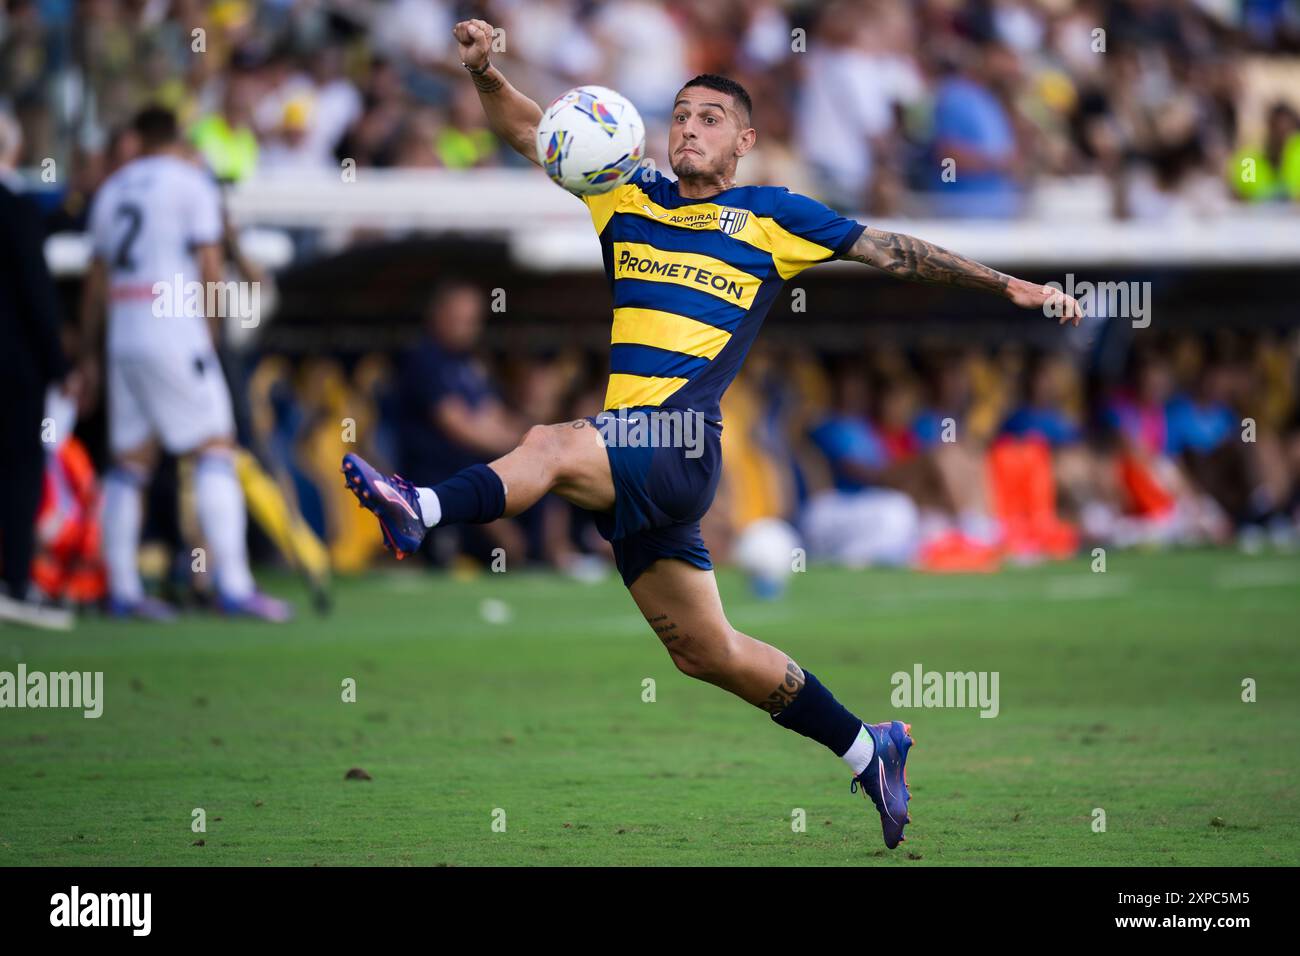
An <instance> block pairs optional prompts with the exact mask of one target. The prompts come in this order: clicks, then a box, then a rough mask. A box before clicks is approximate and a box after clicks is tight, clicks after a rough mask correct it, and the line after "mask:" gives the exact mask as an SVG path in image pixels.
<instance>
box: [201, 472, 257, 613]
mask: <svg viewBox="0 0 1300 956" xmlns="http://www.w3.org/2000/svg"><path fill="white" fill-rule="evenodd" d="M194 497H195V502H196V508H197V510H198V513H199V527H200V528H202V529H203V537H204V539H205V540H206V541H207V543H208V567H209V568H210V570H211V571H212V572H213V574H214V575H215V576H216V584H217V591H218V593H220V594H221V595H222V596H223V597H227V598H231V599H233V600H236V601H238V600H240V599H242V598H246V597H248V596H249V595H250V594H252V593H253V573H252V572H251V571H250V570H249V569H248V541H247V539H246V537H245V535H246V531H247V527H248V516H247V514H246V513H245V511H244V490H243V489H242V488H241V487H240V486H239V478H238V477H236V475H235V462H234V459H233V458H231V456H230V454H229V453H226V452H204V453H203V454H201V455H199V460H198V463H197V465H196V466H195V468H194Z"/></svg>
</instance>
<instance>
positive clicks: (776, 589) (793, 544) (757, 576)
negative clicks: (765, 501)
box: [732, 518, 800, 599]
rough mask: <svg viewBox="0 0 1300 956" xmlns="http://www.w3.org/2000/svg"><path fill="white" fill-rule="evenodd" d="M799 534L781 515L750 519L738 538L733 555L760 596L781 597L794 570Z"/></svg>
mask: <svg viewBox="0 0 1300 956" xmlns="http://www.w3.org/2000/svg"><path fill="white" fill-rule="evenodd" d="M799 545H800V542H799V534H798V532H796V531H795V530H794V528H792V527H790V525H789V524H787V523H786V522H784V521H782V520H781V519H780V518H759V519H758V520H757V521H753V522H750V523H749V524H748V525H746V526H745V528H744V529H743V530H742V531H741V532H740V534H739V535H738V536H737V538H736V542H735V546H734V549H733V554H732V557H733V558H734V559H735V562H736V564H737V565H739V566H740V568H741V570H742V571H744V572H745V574H746V575H747V576H748V577H749V584H750V587H751V588H752V589H753V591H754V593H755V594H756V595H757V596H759V597H761V598H767V599H772V598H778V597H780V596H781V595H782V594H783V593H785V586H786V582H787V581H788V580H789V578H790V575H791V573H792V572H793V571H794V559H795V550H796V549H797V548H798V547H799Z"/></svg>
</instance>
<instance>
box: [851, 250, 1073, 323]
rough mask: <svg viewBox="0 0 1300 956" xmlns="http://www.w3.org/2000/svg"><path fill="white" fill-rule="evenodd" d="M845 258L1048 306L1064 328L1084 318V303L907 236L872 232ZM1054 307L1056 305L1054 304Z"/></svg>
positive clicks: (907, 275) (1024, 303) (908, 275)
mask: <svg viewBox="0 0 1300 956" xmlns="http://www.w3.org/2000/svg"><path fill="white" fill-rule="evenodd" d="M844 258H845V259H852V260H854V261H855V262H864V263H866V264H867V265H869V266H875V267H876V268H877V269H880V270H882V271H884V272H888V273H889V274H890V275H895V276H898V278H900V279H909V280H911V281H913V282H937V283H940V284H942V285H955V286H960V287H961V288H963V289H978V290H981V291H983V292H991V293H993V294H994V295H1000V296H1002V297H1003V298H1004V299H1010V300H1011V301H1012V302H1014V303H1015V304H1016V305H1018V306H1020V307H1021V308H1022V309H1038V308H1044V306H1047V308H1046V309H1045V311H1046V312H1047V313H1048V314H1049V315H1056V316H1060V319H1061V322H1062V324H1064V323H1065V322H1067V321H1070V320H1073V321H1074V324H1075V325H1078V324H1079V320H1080V319H1081V318H1082V317H1083V312H1082V310H1081V309H1080V308H1079V303H1078V302H1076V301H1075V300H1074V299H1073V298H1072V297H1070V296H1068V295H1066V294H1065V293H1064V292H1060V291H1058V290H1056V289H1053V288H1051V287H1050V286H1045V285H1036V284H1035V283H1033V282H1026V281H1025V280H1024V279H1017V278H1016V277H1015V276H1009V275H1007V274H1006V273H1005V272H998V271H997V270H996V269H990V268H989V267H988V266H986V265H983V264H982V263H979V262H976V261H975V260H974V259H967V258H966V257H965V256H960V255H958V254H957V253H955V252H949V251H948V250H947V249H944V248H942V247H940V246H936V245H935V244H934V243H931V242H926V241H925V240H924V239H917V238H916V237H915V236H909V235H905V234H904V233H901V232H883V231H882V230H880V229H871V228H868V229H866V230H865V231H864V232H863V233H862V235H861V236H860V237H859V238H858V241H857V242H855V243H854V244H853V245H852V246H851V247H850V248H849V251H848V252H847V253H845V255H844ZM1048 303H1050V305H1048Z"/></svg>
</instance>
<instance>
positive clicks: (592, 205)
mask: <svg viewBox="0 0 1300 956" xmlns="http://www.w3.org/2000/svg"><path fill="white" fill-rule="evenodd" d="M584 201H585V202H586V204H587V208H588V210H589V211H590V213H591V219H592V222H593V224H594V225H595V227H596V232H597V233H598V234H599V235H600V244H601V249H602V251H603V253H604V257H605V274H606V275H607V276H608V278H609V283H610V289H611V291H612V292H613V296H614V328H613V333H612V334H611V336H610V375H609V388H608V390H607V391H606V393H605V408H606V409H611V410H612V409H619V408H644V407H667V408H685V409H692V410H694V411H697V412H700V413H702V414H703V415H705V416H706V417H707V418H709V419H710V420H712V421H718V420H720V419H721V412H720V410H719V403H720V402H721V401H722V393H723V392H725V391H726V390H727V386H728V385H730V384H731V382H732V379H734V378H735V377H736V373H737V372H738V371H740V366H741V363H742V362H743V361H744V359H745V355H746V353H747V352H748V351H749V347H750V345H751V344H752V343H753V341H754V336H755V335H757V334H758V330H759V327H760V326H761V325H762V323H763V317H764V316H766V315H767V312H768V309H770V308H771V306H772V302H773V301H774V299H775V298H776V295H777V293H778V292H780V289H781V286H782V285H783V284H784V283H785V281H786V280H787V279H789V278H791V277H792V276H796V275H798V274H799V273H800V272H802V271H803V270H804V269H806V268H807V267H808V266H811V265H814V264H816V263H818V262H825V261H827V260H829V259H834V258H836V257H837V256H840V255H843V254H844V253H845V252H846V251H847V250H848V248H849V247H850V246H852V245H853V243H854V242H855V241H856V240H857V238H858V236H860V235H861V234H862V230H863V229H864V228H865V227H864V226H862V225H861V224H860V223H857V222H854V221H853V220H852V219H845V218H844V217H843V216H840V215H838V214H836V213H835V212H833V211H831V210H830V209H828V208H827V207H826V206H823V205H822V204H821V203H819V202H817V201H816V200H813V199H809V198H808V197H806V196H798V195H795V194H793V193H791V192H790V191H789V190H787V189H782V188H777V187H773V186H737V187H734V188H732V189H727V190H724V191H723V192H721V193H718V194H717V195H716V196H713V197H711V198H710V199H703V200H701V199H685V198H683V197H682V196H681V195H680V194H679V193H678V191H677V183H676V182H675V181H673V180H669V179H667V178H665V177H663V176H661V175H659V173H658V172H656V171H654V170H649V169H645V170H642V171H641V172H639V173H638V174H637V176H636V177H634V178H633V180H632V181H631V182H629V183H626V184H624V185H622V186H618V187H616V188H615V189H612V190H610V191H609V192H607V193H604V194H602V195H599V196H589V197H585V199H584Z"/></svg>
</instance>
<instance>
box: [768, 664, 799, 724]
mask: <svg viewBox="0 0 1300 956" xmlns="http://www.w3.org/2000/svg"><path fill="white" fill-rule="evenodd" d="M803 685H804V677H803V670H801V669H800V667H799V665H798V664H796V663H795V662H794V661H787V662H786V667H785V680H783V681H782V682H781V686H780V687H778V688H777V689H776V690H774V691H772V693H771V694H769V695H768V697H767V700H764V701H761V702H760V703H759V705H758V706H759V707H760V708H761V709H762V710H765V711H767V712H768V713H769V714H773V715H776V714H779V713H781V711H783V710H785V709H786V708H787V707H789V706H790V704H791V703H792V702H793V701H794V699H795V698H796V697H797V696H799V691H801V690H803Z"/></svg>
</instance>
